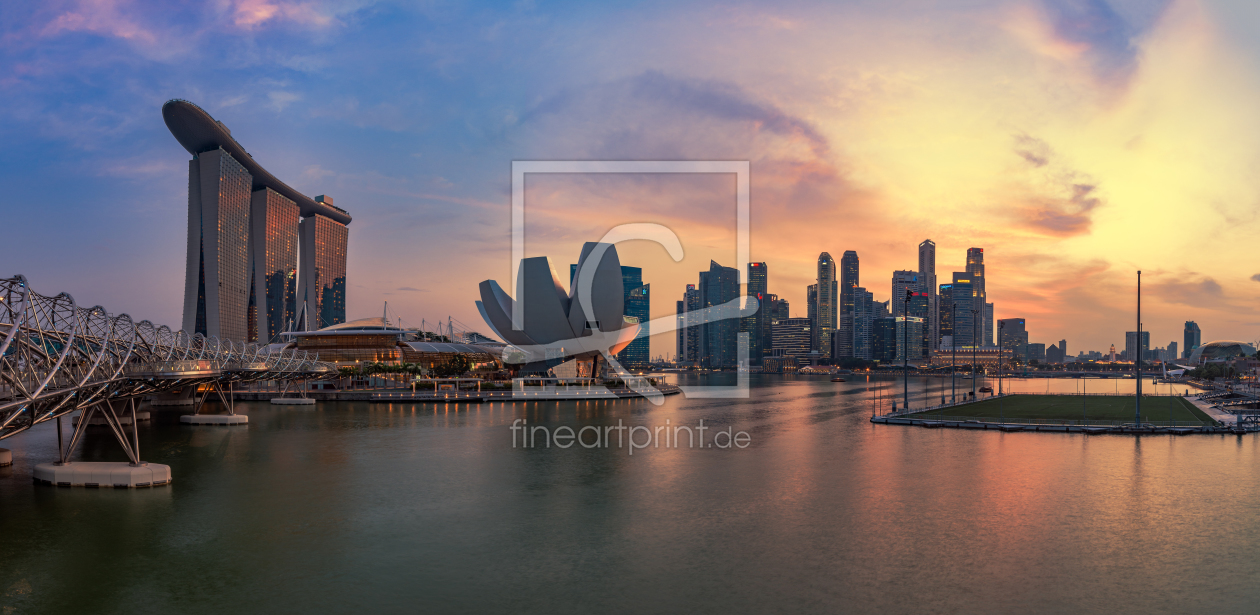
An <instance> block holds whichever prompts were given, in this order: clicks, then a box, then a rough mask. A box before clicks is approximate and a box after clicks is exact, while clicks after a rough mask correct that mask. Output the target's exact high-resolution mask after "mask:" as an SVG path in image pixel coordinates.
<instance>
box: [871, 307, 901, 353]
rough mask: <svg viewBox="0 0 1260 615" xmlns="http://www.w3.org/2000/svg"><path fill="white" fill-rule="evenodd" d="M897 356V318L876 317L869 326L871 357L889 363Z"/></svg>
mask: <svg viewBox="0 0 1260 615" xmlns="http://www.w3.org/2000/svg"><path fill="white" fill-rule="evenodd" d="M896 357H897V319H896V318H893V317H891V316H889V317H885V318H878V319H876V320H875V322H874V324H873V326H872V328H871V358H872V359H873V360H875V361H879V362H880V363H891V362H892V361H894V360H896Z"/></svg>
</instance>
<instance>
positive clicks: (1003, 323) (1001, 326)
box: [997, 320, 1006, 422]
mask: <svg viewBox="0 0 1260 615" xmlns="http://www.w3.org/2000/svg"><path fill="white" fill-rule="evenodd" d="M1004 328H1006V321H1005V320H999V321H998V362H997V368H998V421H1002V422H1005V420H1006V419H1005V417H1004V416H1003V414H1002V329H1004Z"/></svg>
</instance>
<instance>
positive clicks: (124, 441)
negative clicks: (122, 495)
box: [33, 397, 171, 489]
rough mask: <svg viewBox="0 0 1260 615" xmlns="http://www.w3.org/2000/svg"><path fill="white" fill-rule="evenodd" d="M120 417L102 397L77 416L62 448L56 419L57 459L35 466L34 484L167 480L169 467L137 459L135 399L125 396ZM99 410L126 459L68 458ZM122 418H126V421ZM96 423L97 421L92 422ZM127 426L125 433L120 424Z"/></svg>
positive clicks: (112, 484)
mask: <svg viewBox="0 0 1260 615" xmlns="http://www.w3.org/2000/svg"><path fill="white" fill-rule="evenodd" d="M125 403H126V405H125V406H124V408H125V409H126V410H125V411H124V413H123V414H121V416H120V412H119V410H118V409H116V408H115V407H114V402H112V401H109V400H104V401H100V402H97V403H95V404H93V405H91V406H88V407H87V408H84V409H83V412H82V413H81V414H80V416H79V421H78V422H77V423H76V424H75V427H74V434H73V435H72V436H71V437H70V445H69V446H66V447H62V443H63V439H62V433H61V418H60V417H58V418H57V461H55V462H53V463H41V464H39V465H37V466H35V471H34V473H33V478H34V480H35V482H36V483H40V484H45V485H56V486H58V487H116V488H120V489H121V488H132V487H157V486H160V485H165V484H168V483H170V482H171V467H170V466H168V465H165V464H161V463H147V462H145V461H142V460H141V459H140V434H139V431H138V430H137V429H136V423H137V422H138V421H137V419H136V400H135V398H134V397H132V398H129V399H128V400H127V401H126V402H125ZM98 413H99V415H100V418H102V419H104V424H105V426H107V427H109V430H110V432H112V433H113V434H114V438H115V439H116V440H117V441H118V444H119V446H121V447H122V449H123V452H125V453H127V458H128V459H130V460H131V461H130V462H105V461H76V462H71V461H69V459H70V456H71V455H72V454H73V453H74V449H75V448H76V447H77V446H78V445H79V442H80V440H82V438H83V434H84V433H85V432H86V431H87V427H88V425H91V424H93V423H94V421H93V419H94V418H95V417H96V415H97V414H98ZM123 418H127V419H130V420H129V421H128V422H127V423H124V422H123V420H122V419H123ZM96 424H100V423H96ZM126 424H130V425H131V433H130V434H128V433H127V430H126V429H125V428H124V425H126Z"/></svg>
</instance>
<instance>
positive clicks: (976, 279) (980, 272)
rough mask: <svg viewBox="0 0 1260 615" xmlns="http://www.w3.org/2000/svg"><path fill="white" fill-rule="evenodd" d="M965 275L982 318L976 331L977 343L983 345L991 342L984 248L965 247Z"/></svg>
mask: <svg viewBox="0 0 1260 615" xmlns="http://www.w3.org/2000/svg"><path fill="white" fill-rule="evenodd" d="M967 275H969V276H970V279H971V285H972V292H973V293H974V296H975V302H976V307H975V308H974V309H975V310H977V314H976V315H977V317H978V318H982V319H984V323H981V324H978V325H977V328H976V333H977V334H978V336H979V340H977V342H978V343H981V344H984V345H990V346H991V345H992V344H993V321H992V320H990V319H989V318H988V317H987V316H986V314H987V310H986V305H985V304H986V303H988V294H987V293H986V292H985V288H984V248H967Z"/></svg>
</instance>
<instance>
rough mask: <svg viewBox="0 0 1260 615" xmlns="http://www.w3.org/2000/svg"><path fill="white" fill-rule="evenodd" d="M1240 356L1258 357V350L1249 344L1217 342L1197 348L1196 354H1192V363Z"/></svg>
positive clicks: (1227, 341) (1232, 341) (1230, 341)
mask: <svg viewBox="0 0 1260 615" xmlns="http://www.w3.org/2000/svg"><path fill="white" fill-rule="evenodd" d="M1240 354H1244V355H1247V356H1249V357H1253V356H1255V355H1256V348H1255V347H1254V346H1252V345H1251V344H1248V343H1247V342H1238V341H1234V340H1217V341H1215V342H1208V343H1206V344H1204V345H1202V346H1199V347H1198V348H1195V349H1194V352H1192V353H1190V361H1191V362H1193V363H1198V362H1200V361H1203V360H1208V361H1215V360H1220V359H1228V358H1231V357H1236V356H1238V355H1240Z"/></svg>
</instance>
